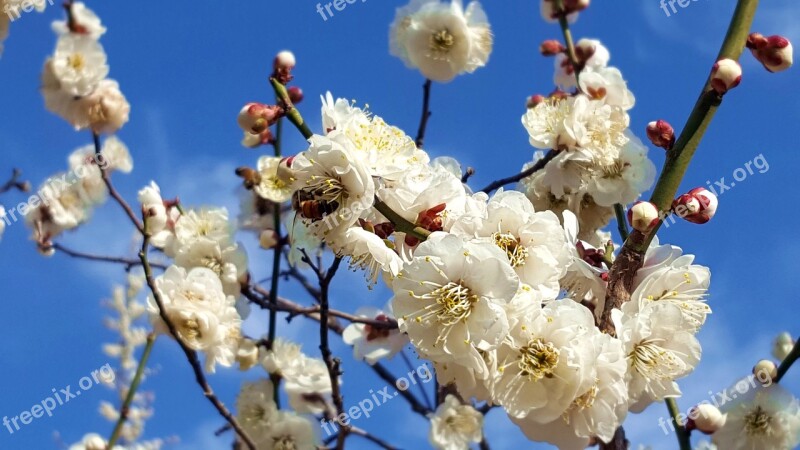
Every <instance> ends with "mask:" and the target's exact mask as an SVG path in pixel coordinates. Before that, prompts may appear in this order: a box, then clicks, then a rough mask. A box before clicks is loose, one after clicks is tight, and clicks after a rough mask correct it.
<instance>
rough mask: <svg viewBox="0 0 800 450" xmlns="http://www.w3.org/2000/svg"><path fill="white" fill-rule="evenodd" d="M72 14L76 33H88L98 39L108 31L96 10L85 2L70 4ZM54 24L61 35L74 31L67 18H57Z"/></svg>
mask: <svg viewBox="0 0 800 450" xmlns="http://www.w3.org/2000/svg"><path fill="white" fill-rule="evenodd" d="M42 3H44V1H42ZM70 14H71V15H72V19H73V21H74V24H73V27H74V28H76V30H75V31H74V32H75V33H76V34H81V35H86V36H89V37H91V38H92V39H94V40H98V39H100V36H102V35H104V34H105V33H106V27H104V26H103V23H102V22H101V21H100V18H99V17H97V14H95V13H94V11H92V10H91V9H89V8H87V7H86V4H85V3H83V2H73V3H72V4H71V5H70ZM52 26H53V31H55V32H56V33H57V34H59V35H63V34H69V33H72V32H73V31H70V29H69V26H68V24H67V21H66V20H57V21H55V22H53V25H52Z"/></svg>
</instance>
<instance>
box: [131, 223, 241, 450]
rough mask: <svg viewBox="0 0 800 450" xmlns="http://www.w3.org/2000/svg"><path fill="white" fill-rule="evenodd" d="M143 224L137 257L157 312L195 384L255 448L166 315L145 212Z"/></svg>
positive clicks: (195, 355)
mask: <svg viewBox="0 0 800 450" xmlns="http://www.w3.org/2000/svg"><path fill="white" fill-rule="evenodd" d="M142 223H143V226H142V237H143V239H142V249H141V251H140V252H139V259H140V260H141V261H142V267H143V268H144V276H145V280H146V281H147V286H148V287H149V288H150V292H151V293H152V294H153V299H154V300H155V302H156V305H157V306H158V313H159V316H160V317H161V320H162V321H164V324H165V325H166V326H167V329H168V330H169V333H170V335H172V336H173V337H174V338H175V341H176V342H177V343H178V345H179V346H180V348H181V350H182V351H183V353H184V355H186V359H187V360H188V361H189V365H190V366H191V367H192V371H193V372H194V376H195V380H196V381H197V384H199V385H200V387H201V388H202V390H203V395H205V397H206V398H207V399H208V401H209V402H211V404H212V405H214V408H216V410H217V412H218V413H219V414H220V415H221V416H222V417H223V418H224V419H225V420H226V421H227V422H228V423H229V424H230V426H231V427H232V428H233V429H234V430H235V431H236V434H237V435H238V436H239V438H240V439H241V440H242V441H243V442H244V444H245V445H247V448H249V449H250V450H257V449H256V445H255V443H254V442H253V440H252V439H251V438H250V436H248V435H247V433H246V432H245V431H244V430H243V429H242V427H241V426H240V425H239V422H238V421H237V420H236V418H235V417H233V414H231V412H230V411H228V408H226V407H225V405H224V404H223V403H222V402H221V401H220V400H219V398H217V396H216V394H214V390H213V389H211V386H210V385H209V384H208V380H206V376H205V373H204V372H203V367H202V366H201V364H200V359H199V358H198V357H197V352H195V351H194V350H192V349H191V348H189V346H188V345H186V343H185V342H183V340H182V339H181V337H180V335H179V334H178V330H177V328H176V327H175V324H173V323H172V320H170V318H169V316H167V311H166V309H165V308H164V301H163V300H162V298H161V291H159V290H158V287H157V286H156V281H155V278H154V277H153V270H152V268H151V267H150V262H149V261H148V259H147V253H148V250H149V248H150V233H149V232H148V230H147V212H144V214H143V221H142Z"/></svg>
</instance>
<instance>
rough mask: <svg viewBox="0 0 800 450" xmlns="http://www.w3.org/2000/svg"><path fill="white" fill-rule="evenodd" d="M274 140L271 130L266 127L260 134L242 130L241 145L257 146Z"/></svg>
mask: <svg viewBox="0 0 800 450" xmlns="http://www.w3.org/2000/svg"><path fill="white" fill-rule="evenodd" d="M274 141H275V136H273V134H272V131H271V130H270V129H269V128H267V129H266V130H264V131H263V132H262V133H261V134H253V133H250V132H248V131H245V132H244V137H243V138H242V146H244V147H247V148H257V147H260V146H262V145H269V144H271V143H273V142H274Z"/></svg>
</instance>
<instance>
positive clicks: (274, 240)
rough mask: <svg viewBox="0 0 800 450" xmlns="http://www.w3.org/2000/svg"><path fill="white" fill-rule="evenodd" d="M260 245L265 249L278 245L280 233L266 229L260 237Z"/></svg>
mask: <svg viewBox="0 0 800 450" xmlns="http://www.w3.org/2000/svg"><path fill="white" fill-rule="evenodd" d="M258 245H260V246H261V248H263V249H264V250H270V249H272V248H275V246H276V245H278V233H276V232H275V230H264V231H262V232H261V235H260V236H259V238H258Z"/></svg>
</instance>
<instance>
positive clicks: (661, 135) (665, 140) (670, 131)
mask: <svg viewBox="0 0 800 450" xmlns="http://www.w3.org/2000/svg"><path fill="white" fill-rule="evenodd" d="M647 138H648V139H650V142H652V143H653V145H655V146H656V147H661V148H663V149H665V150H670V149H672V146H673V145H675V129H674V128H672V125H670V124H669V122H667V121H666V120H655V121H653V122H650V123H648V124H647Z"/></svg>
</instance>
